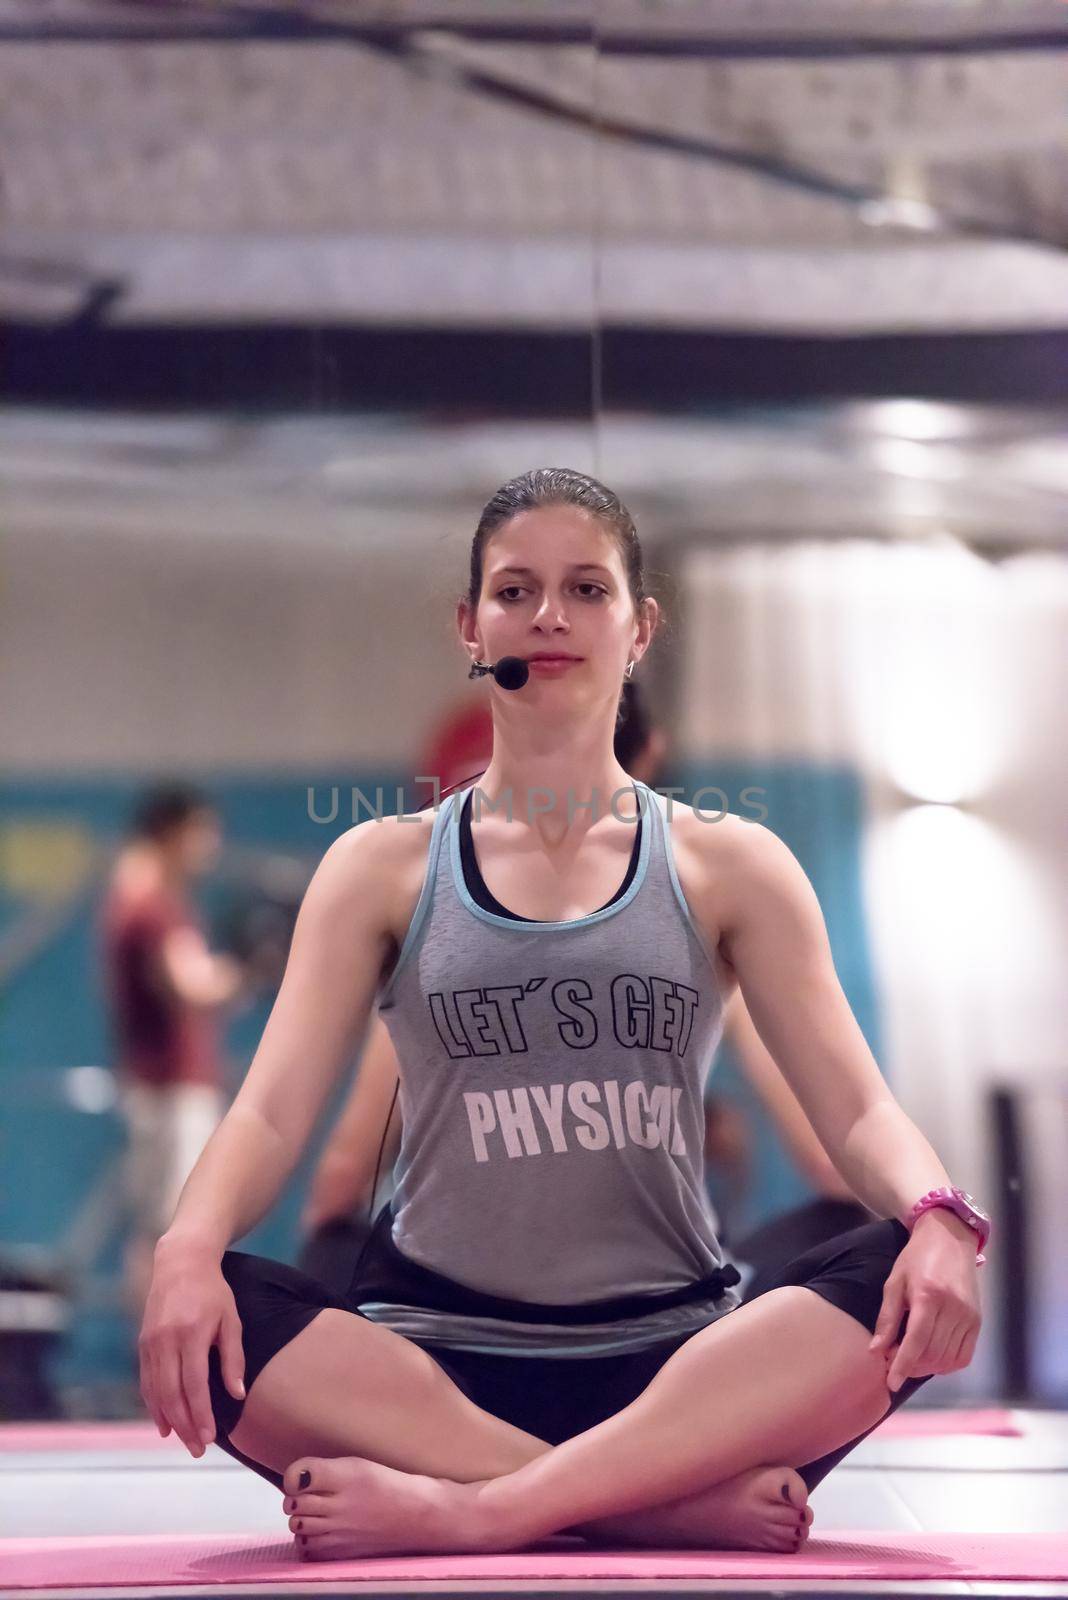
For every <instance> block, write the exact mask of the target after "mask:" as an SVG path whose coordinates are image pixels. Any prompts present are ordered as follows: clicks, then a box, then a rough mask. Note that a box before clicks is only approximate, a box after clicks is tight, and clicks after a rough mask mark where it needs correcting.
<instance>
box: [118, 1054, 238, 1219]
mask: <svg viewBox="0 0 1068 1600" xmlns="http://www.w3.org/2000/svg"><path fill="white" fill-rule="evenodd" d="M120 1106H121V1109H122V1114H123V1117H124V1118H125V1121H126V1133H127V1147H126V1154H125V1166H124V1173H123V1187H124V1192H125V1195H126V1200H127V1204H128V1206H129V1208H130V1217H131V1229H132V1231H133V1232H134V1233H136V1234H140V1235H144V1236H148V1237H150V1238H152V1239H158V1238H159V1237H160V1235H161V1234H163V1233H166V1231H167V1229H168V1228H169V1227H170V1225H171V1220H172V1218H173V1217H174V1210H175V1207H176V1206H177V1204H178V1197H179V1195H180V1194H181V1192H182V1187H183V1185H184V1183H185V1180H186V1179H187V1178H188V1176H189V1174H190V1172H192V1170H193V1168H194V1167H195V1166H196V1164H197V1161H198V1159H199V1157H200V1153H201V1151H202V1150H203V1148H204V1146H205V1145H206V1144H207V1142H208V1140H209V1139H210V1138H211V1135H212V1134H213V1133H214V1132H215V1129H216V1128H217V1127H218V1125H219V1123H220V1122H221V1120H222V1117H223V1112H224V1110H225V1106H224V1103H223V1095H222V1091H221V1090H219V1089H216V1088H214V1087H213V1086H212V1085H211V1084H203V1083H168V1084H161V1085H160V1086H159V1087H156V1086H155V1085H151V1084H146V1083H126V1084H124V1085H123V1086H122V1089H121V1091H120Z"/></svg>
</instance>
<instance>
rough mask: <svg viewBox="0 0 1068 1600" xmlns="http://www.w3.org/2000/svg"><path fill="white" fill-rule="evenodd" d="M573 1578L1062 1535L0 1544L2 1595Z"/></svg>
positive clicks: (1008, 1563)
mask: <svg viewBox="0 0 1068 1600" xmlns="http://www.w3.org/2000/svg"><path fill="white" fill-rule="evenodd" d="M516 1578H519V1579H522V1578H526V1579H539V1580H550V1581H552V1580H554V1579H555V1580H560V1581H565V1580H567V1581H573V1580H575V1579H590V1578H599V1579H600V1578H609V1579H621V1580H648V1579H662V1578H669V1579H671V1578H674V1579H679V1578H682V1579H690V1580H693V1579H696V1580H704V1579H709V1578H768V1579H774V1580H775V1581H777V1582H778V1581H786V1580H788V1579H799V1578H864V1579H872V1580H880V1579H894V1580H898V1579H900V1580H909V1579H923V1578H942V1579H946V1580H960V1581H968V1580H970V1579H976V1578H981V1579H988V1580H1005V1581H1013V1580H1035V1581H1039V1582H1041V1581H1044V1580H1049V1579H1056V1578H1060V1579H1065V1578H1068V1534H1059V1533H1002V1534H974V1533H941V1534H929V1533H925V1534H916V1533H884V1532H881V1531H873V1532H867V1531H865V1532H863V1533H858V1532H856V1531H850V1532H846V1533H825V1534H821V1535H820V1536H819V1537H817V1536H816V1535H812V1536H811V1537H810V1539H809V1541H808V1543H807V1544H806V1546H805V1548H804V1550H803V1551H802V1552H801V1553H800V1554H798V1555H792V1556H780V1555H761V1554H757V1553H756V1552H753V1551H727V1550H714V1551H708V1552H707V1553H706V1552H704V1551H700V1550H640V1551H639V1550H627V1551H616V1552H613V1551H611V1550H607V1551H604V1552H601V1551H597V1550H589V1549H586V1548H576V1546H575V1544H574V1542H573V1541H572V1542H571V1547H570V1548H568V1549H561V1548H560V1546H559V1545H558V1544H557V1545H556V1546H555V1547H551V1548H547V1547H545V1546H539V1547H537V1548H535V1549H533V1550H524V1551H522V1552H520V1553H518V1554H512V1555H490V1556H465V1555H445V1556H376V1557H374V1558H373V1559H363V1560H359V1561H316V1562H312V1561H302V1560H301V1559H300V1558H299V1557H298V1555H297V1553H296V1549H295V1547H294V1544H293V1541H292V1539H291V1538H286V1539H278V1538H273V1537H267V1536H266V1535H263V1534H245V1535H231V1536H229V1537H220V1536H219V1535H218V1534H211V1535H209V1534H203V1535H200V1536H198V1537H195V1538H182V1539H176V1538H172V1537H171V1536H170V1535H164V1534H159V1535H154V1536H151V1537H145V1536H138V1537H135V1538H129V1537H127V1538H120V1537H117V1536H104V1535H98V1536H94V1537H87V1538H77V1539H74V1538H70V1539H5V1540H2V1541H0V1583H2V1584H3V1586H4V1587H5V1588H7V1589H41V1588H87V1587H91V1586H93V1585H104V1584H108V1585H123V1584H186V1583H187V1584H204V1583H239V1584H244V1585H246V1586H247V1585H248V1584H273V1583H284V1582H291V1583H292V1582H301V1583H306V1582H315V1581H320V1582H334V1583H336V1582H338V1581H344V1582H346V1583H369V1584H377V1583H386V1582H388V1583H412V1584H418V1583H420V1582H423V1583H428V1582H436V1583H442V1582H448V1583H466V1582H469V1581H475V1580H479V1579H483V1580H489V1581H490V1582H502V1581H504V1580H506V1579H508V1580H510V1579H516Z"/></svg>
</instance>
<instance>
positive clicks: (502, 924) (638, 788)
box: [448, 778, 654, 933]
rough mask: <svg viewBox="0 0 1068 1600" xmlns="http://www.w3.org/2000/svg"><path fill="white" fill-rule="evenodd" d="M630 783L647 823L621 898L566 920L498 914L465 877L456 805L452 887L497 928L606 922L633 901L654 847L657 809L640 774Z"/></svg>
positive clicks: (530, 929)
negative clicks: (651, 816) (476, 894)
mask: <svg viewBox="0 0 1068 1600" xmlns="http://www.w3.org/2000/svg"><path fill="white" fill-rule="evenodd" d="M631 783H632V784H633V785H634V789H635V793H636V794H637V796H638V806H639V809H640V812H641V816H642V820H643V824H644V825H643V827H642V840H641V846H640V848H639V852H638V865H637V868H636V870H635V873H634V877H633V878H632V879H631V883H630V888H629V889H628V890H627V892H626V894H624V895H621V896H620V897H619V899H618V900H612V901H610V902H609V904H608V905H606V906H602V907H601V908H600V910H599V911H591V912H590V913H589V915H588V916H585V917H572V918H570V920H569V921H567V922H540V921H536V920H533V919H532V920H527V921H523V922H517V921H516V920H515V919H514V918H513V917H499V916H498V915H497V913H496V912H495V911H487V910H486V908H485V907H484V906H480V905H479V904H478V901H477V900H474V899H473V898H472V896H471V892H470V890H469V889H468V887H467V884H466V883H465V881H464V869H463V860H462V858H461V856H460V826H459V818H458V817H457V816H456V815H455V812H454V809H453V810H450V812H449V824H450V826H449V843H448V850H449V860H450V862H451V864H452V881H453V887H454V888H455V890H456V893H457V896H458V897H459V899H460V901H461V902H462V904H463V905H465V906H466V907H467V909H468V911H470V912H471V913H472V914H473V915H474V916H476V917H478V919H479V921H480V922H489V923H491V924H492V926H493V927H495V928H511V929H512V930H513V931H514V932H518V933H545V932H549V933H559V932H560V931H561V929H563V928H585V927H592V926H593V924H594V923H597V922H603V921H604V920H605V919H606V918H607V917H612V916H615V914H616V913H617V912H618V911H623V910H624V909H625V908H626V907H627V906H629V905H630V903H631V901H632V900H633V899H634V896H635V895H636V894H637V892H638V890H639V889H640V888H641V886H642V883H643V882H644V879H645V871H646V868H647V866H648V864H649V851H650V849H651V847H652V833H653V830H652V828H651V827H649V824H648V817H649V813H650V811H651V810H653V809H654V807H653V806H652V805H651V804H650V801H649V789H648V787H647V786H646V785H645V784H644V783H642V781H641V779H640V778H632V779H631ZM643 791H644V793H643ZM455 798H456V793H455V791H454V792H453V793H452V794H451V795H450V796H449V802H450V805H451V802H452V801H453V800H455Z"/></svg>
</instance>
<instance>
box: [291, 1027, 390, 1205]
mask: <svg viewBox="0 0 1068 1600" xmlns="http://www.w3.org/2000/svg"><path fill="white" fill-rule="evenodd" d="M399 1072H400V1068H399V1066H398V1062H397V1052H396V1051H395V1050H394V1048H393V1040H392V1039H391V1038H390V1036H389V1031H388V1029H387V1028H386V1025H385V1023H384V1022H383V1021H382V1018H381V1017H380V1016H378V1015H377V1014H376V1015H375V1018H374V1020H373V1022H372V1023H371V1027H370V1031H369V1033H368V1038H367V1044H366V1046H365V1048H364V1052H363V1055H362V1056H361V1058H360V1065H359V1069H358V1071H357V1074H356V1081H355V1083H354V1084H353V1086H352V1089H351V1091H350V1093H349V1097H348V1099H347V1100H346V1102H345V1105H344V1109H343V1110H342V1112H341V1115H340V1116H339V1118H338V1120H337V1125H336V1127H335V1128H334V1130H333V1132H332V1133H331V1135H330V1138H329V1140H328V1141H327V1143H326V1145H325V1147H324V1149H323V1153H322V1155H321V1156H320V1158H319V1164H318V1166H317V1167H316V1170H315V1176H314V1177H313V1179H312V1183H311V1190H310V1193H309V1197H308V1202H307V1204H306V1206H305V1208H304V1211H303V1213H302V1214H301V1223H302V1225H303V1226H304V1227H305V1228H307V1229H308V1230H309V1231H310V1230H312V1229H314V1228H319V1227H321V1226H322V1225H323V1223H325V1222H330V1221H332V1220H333V1218H335V1217H344V1216H349V1215H350V1214H351V1213H352V1212H353V1211H355V1210H356V1208H357V1207H358V1206H361V1205H363V1204H364V1203H365V1202H366V1201H367V1198H368V1196H369V1195H370V1193H371V1186H372V1184H373V1182H374V1176H375V1168H376V1166H379V1163H381V1166H380V1170H381V1171H383V1172H388V1171H389V1169H390V1167H391V1166H392V1165H393V1162H394V1160H395V1159H396V1155H397V1150H398V1149H399V1147H400V1137H401V1109H400V1104H399V1103H394V1098H393V1097H394V1094H395V1092H396V1088H397V1081H398V1077H399ZM387 1119H388V1124H387ZM383 1136H384V1138H383ZM380 1152H381V1153H380Z"/></svg>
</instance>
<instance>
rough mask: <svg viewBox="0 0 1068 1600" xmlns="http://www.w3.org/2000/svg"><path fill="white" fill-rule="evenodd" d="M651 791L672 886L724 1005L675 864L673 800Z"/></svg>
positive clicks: (701, 935) (712, 965)
mask: <svg viewBox="0 0 1068 1600" xmlns="http://www.w3.org/2000/svg"><path fill="white" fill-rule="evenodd" d="M650 792H651V793H652V796H653V800H654V801H655V803H656V809H657V810H658V811H659V813H660V835H661V838H662V839H663V841H664V855H665V857H666V858H667V864H668V876H669V877H670V879H671V887H672V888H673V889H674V891H675V898H676V900H677V901H678V902H679V905H680V907H681V909H682V914H683V916H684V917H685V918H686V921H687V922H688V923H689V925H690V931H691V933H692V934H693V936H694V938H695V939H696V941H697V944H698V947H699V949H700V951H701V954H702V955H703V956H704V958H705V960H706V961H707V962H708V965H709V967H710V969H711V972H712V978H713V981H714V982H715V985H716V992H717V994H718V995H719V999H720V1004H721V1005H722V1004H723V985H722V984H721V983H720V980H719V969H718V968H717V966H716V963H715V961H714V959H713V957H712V955H711V953H710V951H709V948H708V945H707V944H706V942H705V936H704V934H703V933H702V931H701V928H700V927H699V925H698V922H697V918H696V917H695V916H694V914H693V912H692V911H691V910H690V904H689V901H688V900H687V899H686V896H685V895H684V894H683V892H682V882H681V880H680V878H679V872H678V868H677V867H676V865H675V847H674V845H673V844H672V842H671V820H670V817H669V815H668V806H669V805H670V803H671V802H670V800H669V797H668V796H667V795H666V794H657V793H656V791H655V790H652V791H650Z"/></svg>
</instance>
